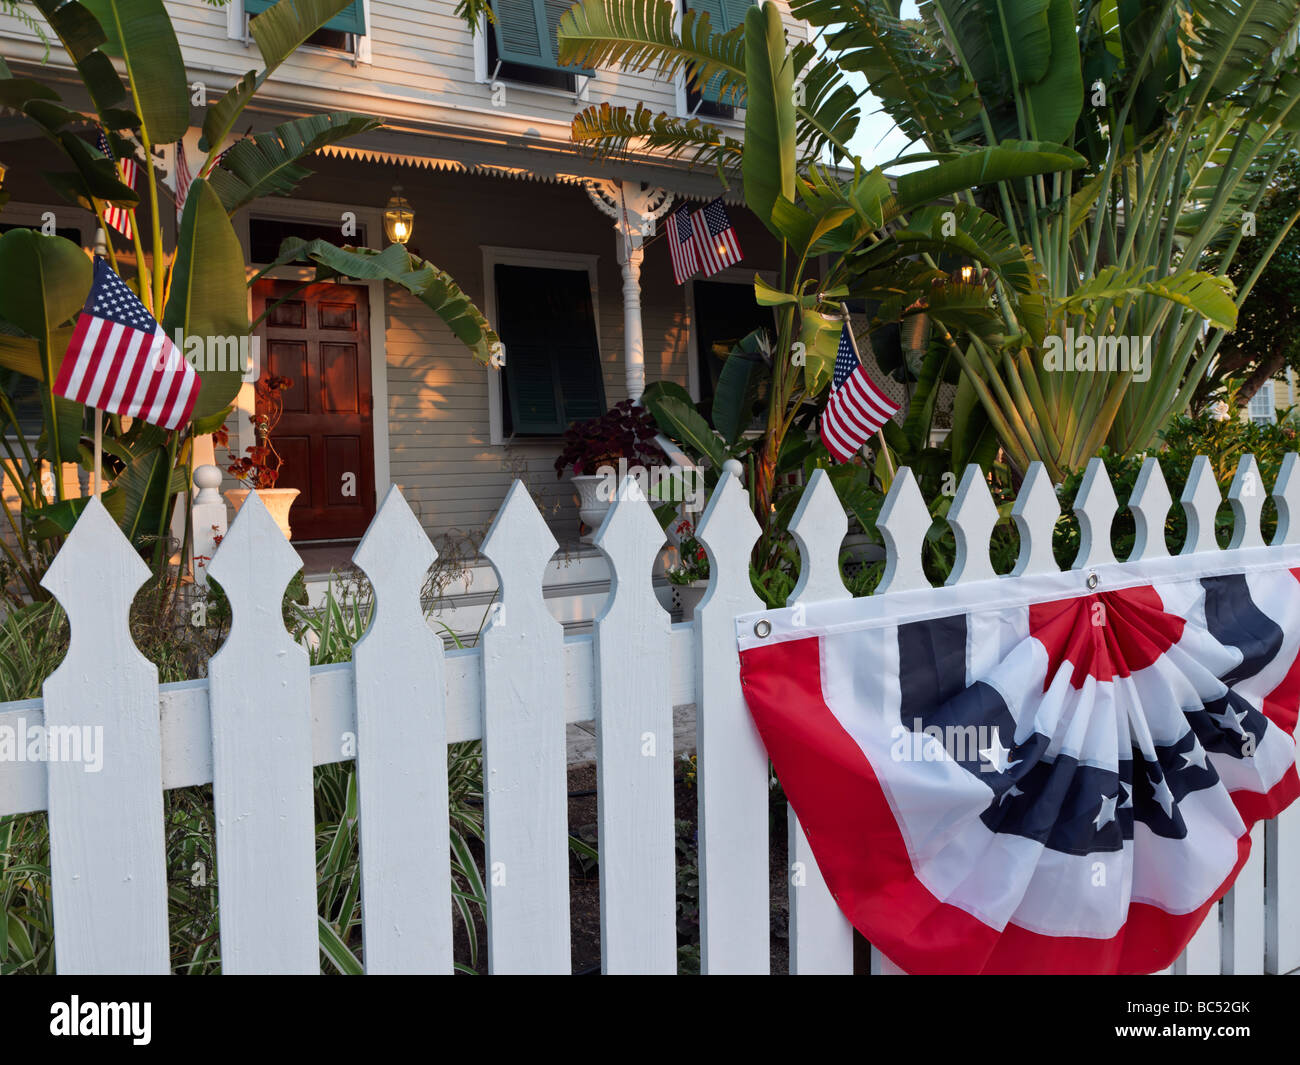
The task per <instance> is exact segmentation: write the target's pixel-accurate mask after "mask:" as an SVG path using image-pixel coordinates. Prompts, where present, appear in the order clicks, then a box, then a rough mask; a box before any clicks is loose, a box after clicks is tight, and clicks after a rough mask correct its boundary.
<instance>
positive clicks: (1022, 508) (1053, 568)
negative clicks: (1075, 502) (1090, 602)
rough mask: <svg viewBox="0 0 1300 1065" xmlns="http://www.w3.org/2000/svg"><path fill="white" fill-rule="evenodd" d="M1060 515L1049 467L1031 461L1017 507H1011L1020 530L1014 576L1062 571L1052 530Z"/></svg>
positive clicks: (1012, 572)
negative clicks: (1054, 545) (1053, 543)
mask: <svg viewBox="0 0 1300 1065" xmlns="http://www.w3.org/2000/svg"><path fill="white" fill-rule="evenodd" d="M1060 516H1061V502H1060V500H1059V499H1057V498H1056V488H1055V486H1053V484H1052V478H1051V477H1050V476H1049V474H1048V472H1047V467H1046V466H1044V465H1043V464H1042V463H1041V462H1031V463H1030V464H1029V472H1028V473H1027V474H1026V475H1025V479H1024V481H1023V482H1022V483H1021V485H1020V493H1019V494H1018V495H1017V496H1016V503H1015V506H1013V507H1012V508H1011V519H1012V521H1014V522H1015V523H1016V531H1017V532H1018V533H1020V554H1019V555H1018V556H1017V558H1016V565H1015V568H1014V569H1012V571H1011V576H1013V577H1023V576H1024V575H1025V574H1027V573H1056V572H1058V571H1059V570H1060V568H1061V567H1060V566H1058V565H1057V564H1056V555H1055V554H1053V552H1052V533H1053V531H1054V530H1055V529H1056V522H1057V519H1058V518H1060Z"/></svg>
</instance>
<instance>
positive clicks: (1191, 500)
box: [1179, 455, 1223, 555]
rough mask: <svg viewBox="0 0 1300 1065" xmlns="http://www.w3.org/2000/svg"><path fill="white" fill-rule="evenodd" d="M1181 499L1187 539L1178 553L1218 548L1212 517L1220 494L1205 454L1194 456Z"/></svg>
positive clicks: (1220, 497)
mask: <svg viewBox="0 0 1300 1065" xmlns="http://www.w3.org/2000/svg"><path fill="white" fill-rule="evenodd" d="M1180 502H1181V503H1182V504H1183V510H1184V511H1186V513H1187V540H1186V541H1185V542H1184V543H1183V549H1182V551H1180V552H1179V554H1183V555H1194V554H1196V553H1197V552H1200V551H1217V550H1218V549H1219V542H1218V540H1216V539H1215V537H1214V518H1215V515H1216V514H1217V513H1218V511H1219V505H1220V504H1221V503H1222V502H1223V496H1222V494H1220V492H1219V485H1218V483H1217V482H1216V481H1215V479H1214V470H1212V469H1211V468H1210V460H1209V459H1207V458H1206V457H1205V456H1204V455H1197V456H1196V460H1195V461H1194V462H1193V463H1192V470H1191V473H1189V474H1188V475H1187V484H1186V486H1185V487H1184V488H1183V494H1182V497H1181V499H1180Z"/></svg>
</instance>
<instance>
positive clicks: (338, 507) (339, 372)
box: [253, 281, 375, 540]
mask: <svg viewBox="0 0 1300 1065" xmlns="http://www.w3.org/2000/svg"><path fill="white" fill-rule="evenodd" d="M297 288H298V283H297V282H294V281H258V282H257V283H256V284H255V285H254V286H253V315H254V317H257V316H259V315H261V314H262V312H263V311H264V310H265V309H266V308H267V306H268V305H271V304H275V303H276V301H277V300H281V299H282V300H283V301H284V302H282V303H279V304H278V305H276V306H272V307H271V311H270V313H269V314H267V316H266V320H265V321H264V322H263V323H262V326H261V336H262V375H263V377H265V376H266V375H268V374H275V375H276V376H280V377H287V378H289V379H290V380H291V381H292V382H293V384H292V385H291V386H290V387H289V388H287V389H285V391H284V393H283V395H284V415H283V416H282V417H281V419H280V423H279V425H278V426H277V427H276V429H275V430H274V431H273V433H272V435H271V442H272V443H273V444H274V445H275V448H276V450H277V451H279V453H280V456H281V457H282V458H283V460H284V465H283V466H281V468H280V478H279V480H278V481H277V482H276V487H278V488H297V489H298V491H299V493H300V494H299V496H298V498H297V500H295V502H294V505H293V511H292V513H291V514H290V523H291V524H292V525H293V537H294V540H334V539H350V538H354V537H359V536H361V535H362V533H364V532H365V530H366V526H367V525H369V524H370V519H371V518H372V517H374V514H375V458H374V431H373V424H372V421H371V419H372V416H373V410H372V406H373V405H372V397H371V391H370V303H369V293H368V291H367V289H365V288H364V287H362V286H359V285H336V284H331V283H328V282H325V283H322V284H318V285H311V286H309V287H308V288H305V289H303V290H302V291H301V292H295V291H294V290H295V289H297Z"/></svg>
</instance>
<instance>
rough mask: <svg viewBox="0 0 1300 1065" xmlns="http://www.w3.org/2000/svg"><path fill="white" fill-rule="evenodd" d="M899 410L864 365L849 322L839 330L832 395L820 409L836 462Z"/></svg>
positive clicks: (824, 435) (852, 452) (853, 451)
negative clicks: (823, 407)
mask: <svg viewBox="0 0 1300 1065" xmlns="http://www.w3.org/2000/svg"><path fill="white" fill-rule="evenodd" d="M897 413H898V404H897V403H895V402H894V401H893V400H891V399H889V398H888V397H887V396H885V394H884V393H883V392H881V391H880V389H879V388H878V387H877V386H876V383H875V382H874V381H872V380H871V377H870V375H869V374H868V373H867V371H866V369H865V368H864V367H863V365H862V362H861V360H860V359H859V358H858V353H857V348H856V346H855V345H854V343H853V333H852V332H851V331H850V329H849V326H848V323H847V322H846V323H845V324H844V327H843V329H841V331H840V343H839V348H838V350H837V352H836V355H835V371H834V374H833V375H832V378H831V395H830V399H828V400H827V401H826V409H825V410H824V411H822V416H821V423H820V431H821V438H822V442H823V443H824V444H825V445H826V450H828V451H829V452H830V453H831V457H832V458H833V459H834V460H835V461H836V462H848V461H849V459H851V458H853V456H854V455H856V454H857V453H858V451H859V450H860V449H861V447H862V445H863V444H865V443H866V442H867V441H868V440H870V439H871V437H872V435H873V434H874V433H876V432H878V431H879V429H880V427H881V426H882V425H884V424H885V422H887V421H889V419H890V418H892V417H893V416H894V415H895V414H897Z"/></svg>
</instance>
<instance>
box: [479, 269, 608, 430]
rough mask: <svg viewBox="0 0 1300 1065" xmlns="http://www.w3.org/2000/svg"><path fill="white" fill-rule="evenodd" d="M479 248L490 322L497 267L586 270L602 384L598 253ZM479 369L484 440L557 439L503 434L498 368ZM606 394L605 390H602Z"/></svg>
mask: <svg viewBox="0 0 1300 1065" xmlns="http://www.w3.org/2000/svg"><path fill="white" fill-rule="evenodd" d="M480 251H481V252H482V255H483V312H484V314H486V315H487V320H488V321H489V322H492V323H493V324H494V325H495V323H496V322H497V320H498V313H497V311H498V308H497V285H496V268H497V267H498V266H528V267H532V268H534V269H543V270H545V269H551V270H573V271H577V270H586V272H587V282H588V285H589V287H590V290H591V315H592V324H593V326H594V328H595V331H596V359H597V362H598V364H599V366H600V376H601V384H602V386H603V385H604V384H605V350H604V344H603V343H602V339H603V338H602V337H601V330H600V323H601V318H600V296H599V284H598V274H599V266H600V256H599V255H588V254H585V253H581V252H557V251H546V250H541V249H534V248H503V247H498V246H495V245H489V244H483V245H480ZM509 364H510V349H509V348H507V349H506V365H509ZM483 372H484V373H486V374H487V382H488V387H487V402H488V443H489V444H491V445H493V446H497V447H503V446H505V445H506V444H508V443H510V441H512V440H515V439H520V440H524V439H526V440H558V439H559V438H560V434H558V433H556V434H554V435H550V436H533V435H531V434H530V435H528V436H526V437H523V436H518V437H517V436H516V435H515V434H511V435H510V436H509V437H507V436H506V435H505V406H504V403H505V390H504V389H503V388H502V385H501V374H502V372H503V371H502V370H500V369H497V368H496V367H494V366H485V367H484V368H483ZM606 393H607V394H608V389H606Z"/></svg>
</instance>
